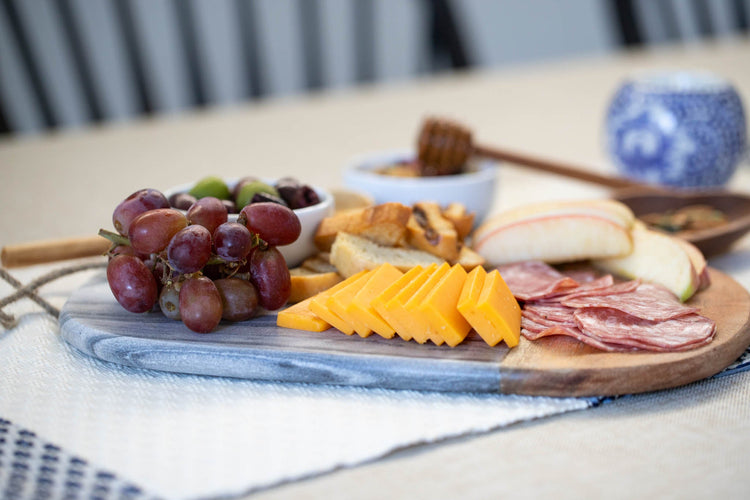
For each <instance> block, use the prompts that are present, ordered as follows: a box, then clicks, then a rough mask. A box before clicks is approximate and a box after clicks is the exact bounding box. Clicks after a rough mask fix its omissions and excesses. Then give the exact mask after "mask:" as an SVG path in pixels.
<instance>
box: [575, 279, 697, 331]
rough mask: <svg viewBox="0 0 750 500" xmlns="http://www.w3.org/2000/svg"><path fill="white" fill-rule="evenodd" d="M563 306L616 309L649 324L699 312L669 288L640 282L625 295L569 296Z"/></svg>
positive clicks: (616, 288) (621, 284)
mask: <svg viewBox="0 0 750 500" xmlns="http://www.w3.org/2000/svg"><path fill="white" fill-rule="evenodd" d="M629 283H630V282H625V283H620V284H616V285H613V286H612V287H610V289H609V290H610V291H614V292H620V291H621V290H623V289H627V287H626V286H625V285H628V284H629ZM618 287H619V288H618ZM561 303H562V304H564V305H566V306H568V307H575V308H592V307H600V308H607V309H617V310H619V311H622V312H624V313H627V314H630V315H631V316H635V317H636V318H640V319H645V320H650V321H664V320H668V319H672V318H677V317H680V316H685V315H688V314H693V313H696V312H698V309H696V308H695V307H689V306H686V305H685V304H682V303H681V302H680V301H679V300H677V297H675V296H674V294H672V292H670V291H669V290H667V289H666V288H664V287H662V286H659V285H654V284H650V283H640V284H638V285H637V287H636V288H635V289H634V290H630V291H624V292H622V293H608V294H606V295H603V294H584V295H579V296H573V297H566V298H563V299H562V300H561Z"/></svg>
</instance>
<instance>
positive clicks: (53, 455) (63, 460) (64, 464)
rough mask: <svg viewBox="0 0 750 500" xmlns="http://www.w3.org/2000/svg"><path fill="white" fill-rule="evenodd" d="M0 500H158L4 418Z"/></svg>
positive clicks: (0, 444)
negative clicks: (57, 499) (0, 499)
mask: <svg viewBox="0 0 750 500" xmlns="http://www.w3.org/2000/svg"><path fill="white" fill-rule="evenodd" d="M0 498H2V499H5V500H17V499H18V500H21V499H39V500H41V499H56V498H60V499H65V500H79V499H80V500H84V499H85V500H114V499H117V500H145V499H155V498H157V497H156V496H154V495H150V494H147V493H146V492H145V491H144V490H143V488H140V487H138V486H136V485H134V484H133V483H131V482H128V481H124V480H122V479H120V478H118V477H117V475H116V474H113V473H111V472H108V471H105V470H102V469H99V468H97V467H95V466H93V465H91V464H89V463H88V462H87V461H86V460H84V459H82V458H80V457H76V456H73V455H70V454H69V453H67V452H66V451H64V450H63V449H62V448H60V447H59V446H56V445H55V444H52V443H50V442H47V441H46V440H44V439H42V438H40V437H38V436H37V435H36V434H35V433H34V432H31V431H29V430H27V429H24V428H21V427H19V426H17V425H15V424H14V423H12V422H11V421H9V420H6V419H3V418H0Z"/></svg>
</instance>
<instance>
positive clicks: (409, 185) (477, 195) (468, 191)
mask: <svg viewBox="0 0 750 500" xmlns="http://www.w3.org/2000/svg"><path fill="white" fill-rule="evenodd" d="M414 157H415V153H414V152H413V151H409V150H397V151H382V152H376V153H372V154H369V155H365V156H362V157H360V158H358V159H355V160H354V161H352V162H351V163H350V164H349V165H348V166H347V167H346V168H345V170H344V184H345V185H346V187H347V188H350V189H356V190H358V191H364V192H366V193H368V194H369V195H371V196H372V197H373V198H374V199H375V203H386V202H389V201H395V202H399V203H403V204H404V205H413V204H414V203H417V202H419V201H434V202H437V203H438V204H440V205H443V206H445V205H448V204H450V203H454V202H458V203H461V204H462V205H464V206H465V207H466V209H467V210H468V211H469V212H473V213H475V214H476V219H475V223H479V222H481V221H482V220H483V219H484V218H485V217H486V216H487V214H488V213H490V211H491V209H492V204H493V201H494V195H495V190H496V184H497V167H496V163H494V162H491V161H485V160H479V161H474V160H470V161H471V162H472V163H470V164H469V165H468V166H467V169H466V171H465V172H463V173H459V174H453V175H438V176H423V177H419V176H405V175H399V173H398V170H399V169H398V168H395V169H394V170H396V172H393V171H391V172H390V173H388V172H387V170H388V169H389V168H390V167H393V166H396V167H397V166H398V165H404V164H407V163H409V162H411V161H412V160H413V158H414Z"/></svg>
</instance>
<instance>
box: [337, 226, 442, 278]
mask: <svg viewBox="0 0 750 500" xmlns="http://www.w3.org/2000/svg"><path fill="white" fill-rule="evenodd" d="M385 262H390V263H391V264H392V265H393V266H394V267H396V268H397V269H399V270H400V271H408V270H409V269H411V268H412V267H414V266H417V265H421V266H428V265H430V264H432V263H433V262H434V263H437V264H440V263H442V262H444V259H441V258H440V257H437V256H435V255H432V254H430V253H427V252H424V251H421V250H416V249H411V248H394V247H389V246H383V245H378V244H377V243H375V242H373V241H371V240H369V239H368V238H364V237H361V236H356V235H353V234H349V233H338V235H337V236H336V239H335V240H334V242H333V245H332V246H331V264H333V265H334V266H336V269H338V272H339V274H341V275H342V276H343V277H344V278H347V277H349V276H353V275H354V274H356V273H358V272H359V271H362V270H369V269H375V268H376V267H378V266H379V265H381V264H383V263H385Z"/></svg>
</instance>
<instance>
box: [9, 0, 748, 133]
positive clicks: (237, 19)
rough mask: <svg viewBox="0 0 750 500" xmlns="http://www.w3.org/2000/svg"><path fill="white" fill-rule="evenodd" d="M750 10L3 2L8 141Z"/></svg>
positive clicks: (465, 1)
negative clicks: (9, 135)
mask: <svg viewBox="0 0 750 500" xmlns="http://www.w3.org/2000/svg"><path fill="white" fill-rule="evenodd" d="M748 14H750V0H0V134H4V135H8V134H19V135H29V134H36V133H45V132H50V131H54V130H61V129H71V128H76V127H82V126H87V125H91V124H96V123H103V122H122V121H127V120H132V119H135V118H138V117H143V116H148V115H154V114H159V113H178V112H181V111H184V110H189V109H193V108H196V107H206V106H231V105H233V104H237V103H241V102H245V101H249V100H262V99H270V98H275V97H280V96H288V95H296V94H301V93H304V92H311V91H320V90H337V89H346V88H351V87H354V86H357V85H362V84H370V83H373V82H392V81H402V80H405V79H409V78H416V77H420V76H423V75H427V74H432V73H440V72H445V71H453V70H471V69H475V68H481V67H497V66H501V65H508V64H517V63H522V62H534V61H540V60H552V59H559V58H566V57H581V56H587V55H596V54H603V53H607V52H609V51H614V50H622V49H623V48H628V47H638V46H641V45H645V44H659V43H679V42H683V41H692V40H696V39H700V38H714V37H722V36H727V35H734V34H740V35H744V36H747V34H748ZM748 64H750V62H748Z"/></svg>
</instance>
